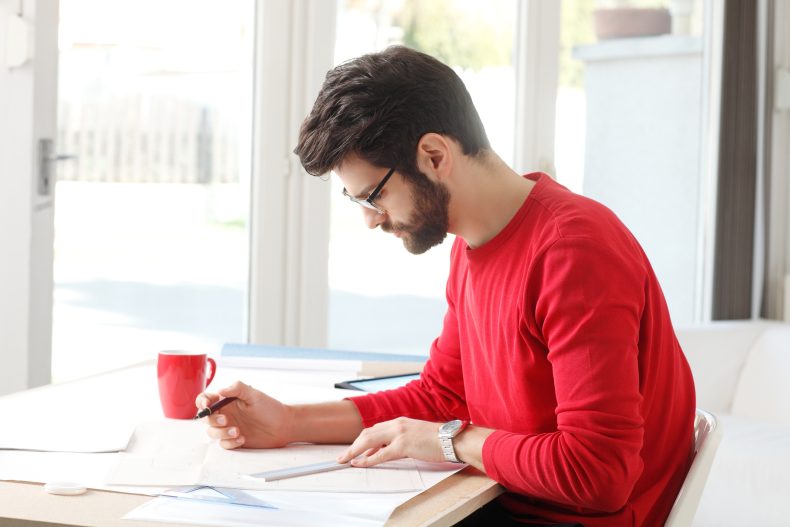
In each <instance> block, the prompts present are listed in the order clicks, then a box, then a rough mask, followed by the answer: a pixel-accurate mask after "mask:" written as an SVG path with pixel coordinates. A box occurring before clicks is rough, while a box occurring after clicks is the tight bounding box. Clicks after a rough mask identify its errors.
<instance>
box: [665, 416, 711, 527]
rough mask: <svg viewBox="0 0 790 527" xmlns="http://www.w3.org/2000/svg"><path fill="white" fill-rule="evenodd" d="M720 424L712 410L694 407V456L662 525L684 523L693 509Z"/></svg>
mask: <svg viewBox="0 0 790 527" xmlns="http://www.w3.org/2000/svg"><path fill="white" fill-rule="evenodd" d="M721 435H722V430H721V424H719V423H718V422H717V421H716V417H714V416H713V414H710V413H708V412H706V411H705V410H700V409H699V408H697V415H696V417H695V418H694V460H693V461H692V462H691V468H689V471H688V474H686V479H685V481H684V482H683V486H682V487H680V492H679V493H678V497H677V498H676V499H675V504H674V505H673V506H672V510H671V511H670V513H669V517H668V518H667V521H666V523H665V524H664V525H665V527H688V526H690V525H691V523H692V521H693V520H694V514H695V513H696V512H697V506H698V505H699V500H700V497H701V496H702V491H703V489H704V488H705V481H706V480H707V479H708V473H709V472H710V467H711V465H712V464H713V458H714V457H716V449H718V448H719V443H720V442H721Z"/></svg>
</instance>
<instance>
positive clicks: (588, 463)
mask: <svg viewBox="0 0 790 527" xmlns="http://www.w3.org/2000/svg"><path fill="white" fill-rule="evenodd" d="M607 242H610V245H608V246H607V245H605V244H604V243H601V242H599V241H593V240H589V239H586V238H571V239H568V238H560V239H559V240H558V241H556V242H554V244H553V245H552V246H550V248H549V249H547V250H546V251H545V252H544V253H543V255H542V256H541V257H539V258H537V259H536V260H535V263H534V265H533V266H532V268H531V269H530V271H529V275H528V278H527V287H526V298H525V301H526V311H527V312H532V313H534V319H533V320H530V317H527V326H530V327H529V331H531V332H533V333H534V334H535V335H537V336H538V337H539V339H540V340H542V341H543V342H544V343H545V346H546V348H547V350H548V360H549V362H550V363H551V368H552V375H553V380H554V387H555V397H556V409H555V415H556V424H557V428H556V431H553V432H549V433H537V434H526V435H525V434H518V433H512V432H507V431H504V430H498V431H496V432H494V433H493V434H491V435H490V436H489V437H488V439H487V440H486V442H485V443H484V446H483V464H484V466H485V469H486V472H487V473H488V475H489V476H490V477H491V478H492V479H494V480H496V481H498V482H500V483H502V484H503V485H504V486H505V487H507V488H508V489H509V490H511V491H514V492H517V493H519V494H525V495H529V496H533V497H536V498H539V499H541V500H547V501H550V502H554V503H556V504H560V505H566V506H568V505H570V506H573V507H574V508H579V507H580V508H581V509H586V510H590V511H599V512H612V511H616V510H619V509H620V508H622V507H623V506H624V504H625V503H626V502H627V500H628V497H629V496H630V494H631V492H632V490H633V488H634V485H635V483H636V481H637V479H638V478H639V476H640V475H641V473H642V470H643V462H642V459H641V457H640V450H641V448H642V443H643V433H644V429H643V425H644V422H643V419H642V416H641V404H642V397H641V394H640V376H639V365H638V360H639V355H638V346H639V339H640V333H639V328H640V318H641V316H642V312H643V306H644V300H645V284H646V270H645V267H644V263H643V260H642V257H641V251H639V250H638V248H637V247H635V244H631V243H629V242H628V240H623V241H622V243H620V245H617V246H613V245H611V244H616V243H617V242H613V241H610V240H607Z"/></svg>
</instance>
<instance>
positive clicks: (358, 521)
mask: <svg viewBox="0 0 790 527" xmlns="http://www.w3.org/2000/svg"><path fill="white" fill-rule="evenodd" d="M416 465H417V467H418V468H419V471H420V474H421V475H422V478H423V480H424V481H425V482H426V484H427V486H429V487H430V486H433V485H435V484H437V483H439V482H440V481H442V480H443V479H445V478H447V477H449V476H451V475H453V474H455V473H456V472H458V471H459V470H461V469H463V468H464V466H465V465H458V464H453V463H427V462H424V461H417V462H416ZM247 493H248V494H250V495H251V496H253V497H256V498H258V499H259V500H261V501H263V502H266V503H267V504H269V505H273V506H275V507H278V510H276V511H272V510H269V509H260V508H252V507H242V506H234V505H225V504H215V503H207V502H197V503H199V505H197V504H194V503H188V502H189V501H192V502H194V501H195V500H175V499H171V498H157V499H155V500H151V501H149V502H147V503H145V504H144V505H142V506H140V507H138V508H137V509H135V510H133V511H131V512H129V513H128V514H127V515H126V516H124V519H128V520H146V521H154V522H165V523H167V522H181V523H190V524H195V525H210V526H222V527H225V526H227V527H248V526H250V527H251V526H258V525H260V526H277V527H302V526H304V527H308V526H309V527H312V526H314V525H317V524H320V525H321V526H322V527H333V526H338V527H340V526H350V527H373V526H380V525H384V524H385V523H386V522H387V520H388V519H389V517H390V516H391V515H392V513H393V511H394V510H395V509H396V508H398V507H399V506H400V505H402V504H404V503H406V502H407V501H408V500H410V499H412V498H413V497H415V496H417V495H418V494H420V493H419V492H405V493H391V494H365V493H336V492H332V493H328V492H293V491H256V490H250V491H247ZM317 518H320V522H317Z"/></svg>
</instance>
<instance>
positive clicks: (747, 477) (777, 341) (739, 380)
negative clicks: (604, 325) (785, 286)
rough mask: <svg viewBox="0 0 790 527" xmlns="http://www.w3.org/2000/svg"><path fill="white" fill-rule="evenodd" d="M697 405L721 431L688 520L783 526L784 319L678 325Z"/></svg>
mask: <svg viewBox="0 0 790 527" xmlns="http://www.w3.org/2000/svg"><path fill="white" fill-rule="evenodd" d="M677 334H678V339H679V340H680V344H681V346H682V347H683V350H684V352H685V353H686V356H687V357H688V360H689V363H690V364H691V369H692V371H693V373H694V380H695V383H696V387H697V406H698V407H700V408H702V409H704V410H708V411H709V412H711V413H713V414H714V415H715V416H716V417H717V418H718V419H719V422H720V423H721V426H722V428H723V430H724V435H723V437H722V441H721V444H720V446H719V449H718V452H717V454H716V458H715V460H714V462H713V466H712V468H711V471H710V475H709V476H708V481H707V484H706V486H705V490H704V492H703V494H702V499H701V501H700V504H699V509H698V510H697V514H696V516H695V518H694V524H693V525H694V526H698V527H727V526H736V525H737V526H743V525H759V526H762V527H768V526H777V527H778V526H790V506H789V505H790V324H785V323H778V322H767V321H738V322H714V323H711V324H706V325H703V326H698V327H692V328H678V329H677Z"/></svg>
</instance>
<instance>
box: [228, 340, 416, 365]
mask: <svg viewBox="0 0 790 527" xmlns="http://www.w3.org/2000/svg"><path fill="white" fill-rule="evenodd" d="M220 355H222V356H223V357H267V358H278V359H313V360H354V361H374V362H419V363H423V362H425V361H426V360H428V357H427V356H425V355H404V354H397V353H379V352H374V351H343V350H330V349H320V348H298V347H293V346H271V345H268V344H240V343H234V342H229V343H226V344H224V345H223V346H222V350H221V351H220Z"/></svg>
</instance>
